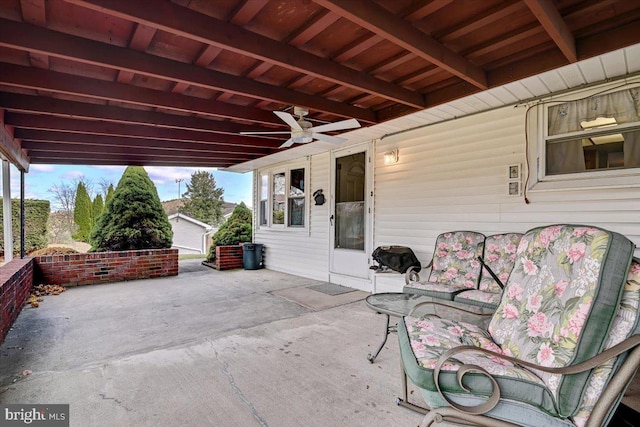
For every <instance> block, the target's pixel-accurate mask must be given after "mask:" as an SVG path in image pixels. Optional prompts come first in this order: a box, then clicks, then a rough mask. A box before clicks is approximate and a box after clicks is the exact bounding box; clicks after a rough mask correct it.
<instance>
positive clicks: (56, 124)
mask: <svg viewBox="0 0 640 427" xmlns="http://www.w3.org/2000/svg"><path fill="white" fill-rule="evenodd" d="M5 119H6V121H7V123H9V124H11V126H14V127H15V128H20V129H40V130H52V131H64V132H76V133H82V134H94V135H112V136H123V137H132V138H149V139H159V140H168V141H193V142H198V141H200V142H211V143H216V144H225V145H232V146H242V147H256V148H274V147H278V146H279V145H280V144H281V141H277V140H273V139H269V140H265V139H262V138H253V137H249V136H240V135H228V134H216V133H211V132H200V131H194V130H183V129H170V128H155V127H151V126H141V125H131V124H123V123H112V122H101V121H96V120H78V119H67V118H63V117H52V116H44V115H34V114H21V113H6V115H5ZM286 138H287V135H283V139H286Z"/></svg>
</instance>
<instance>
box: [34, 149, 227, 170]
mask: <svg viewBox="0 0 640 427" xmlns="http://www.w3.org/2000/svg"><path fill="white" fill-rule="evenodd" d="M33 156H34V159H35V160H34V162H33V164H45V165H46V164H49V165H108V166H112V165H122V166H128V165H139V166H184V167H197V166H199V167H211V168H225V167H229V166H231V165H233V164H235V163H236V162H232V161H225V160H214V159H211V160H209V159H204V160H203V159H198V158H190V159H177V158H170V157H162V158H158V157H154V156H143V155H136V156H131V155H126V154H104V155H102V156H100V158H99V159H96V157H95V156H92V155H90V154H84V153H50V152H37V151H34V152H33Z"/></svg>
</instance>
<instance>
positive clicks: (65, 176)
mask: <svg viewBox="0 0 640 427" xmlns="http://www.w3.org/2000/svg"><path fill="white" fill-rule="evenodd" d="M84 176H85V175H84V172H81V171H69V172H65V173H63V174H62V175H61V176H60V178H62V179H68V180H73V179H76V178H84Z"/></svg>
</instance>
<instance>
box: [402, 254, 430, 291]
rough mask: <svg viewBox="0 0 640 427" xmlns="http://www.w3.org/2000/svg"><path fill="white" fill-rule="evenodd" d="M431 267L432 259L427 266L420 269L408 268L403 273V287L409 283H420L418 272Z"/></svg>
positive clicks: (416, 267)
mask: <svg viewBox="0 0 640 427" xmlns="http://www.w3.org/2000/svg"><path fill="white" fill-rule="evenodd" d="M432 265H433V259H432V260H431V261H429V264H427V265H425V266H424V267H422V268H420V267H418V266H415V265H414V266H412V267H409V269H408V270H407V271H406V272H405V273H404V283H405V285H410V284H411V283H415V282H419V281H420V274H419V272H420V270H422V269H427V268H431V266H432Z"/></svg>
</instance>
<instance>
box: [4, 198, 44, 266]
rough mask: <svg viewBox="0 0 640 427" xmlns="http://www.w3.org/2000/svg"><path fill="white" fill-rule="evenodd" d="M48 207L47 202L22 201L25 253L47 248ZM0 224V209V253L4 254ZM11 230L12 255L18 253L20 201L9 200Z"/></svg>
mask: <svg viewBox="0 0 640 427" xmlns="http://www.w3.org/2000/svg"><path fill="white" fill-rule="evenodd" d="M1 200H2V199H1V198H0V201H1ZM0 203H1V202H0ZM49 205H50V204H49V201H48V200H33V199H28V200H25V201H24V250H25V252H26V253H28V252H31V251H34V250H36V249H41V248H44V247H45V246H47V222H48V221H49V209H50V207H49ZM2 224H3V210H2V209H0V251H1V252H2V253H3V254H4V230H3V229H2ZM11 228H12V231H13V233H12V234H13V253H14V254H15V253H18V252H20V200H11Z"/></svg>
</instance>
